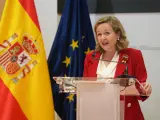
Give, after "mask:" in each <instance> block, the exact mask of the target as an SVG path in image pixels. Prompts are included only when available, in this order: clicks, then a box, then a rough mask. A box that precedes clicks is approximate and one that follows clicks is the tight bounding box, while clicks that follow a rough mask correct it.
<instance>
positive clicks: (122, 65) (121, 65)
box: [114, 53, 126, 78]
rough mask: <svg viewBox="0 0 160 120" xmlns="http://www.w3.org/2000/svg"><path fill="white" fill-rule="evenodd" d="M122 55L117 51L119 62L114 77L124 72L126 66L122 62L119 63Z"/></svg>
mask: <svg viewBox="0 0 160 120" xmlns="http://www.w3.org/2000/svg"><path fill="white" fill-rule="evenodd" d="M123 56H124V54H123V53H119V60H118V62H120V63H118V64H117V68H116V72H115V75H114V78H116V77H118V76H119V75H122V74H123V73H124V71H125V68H126V66H125V65H124V64H121V63H122V61H123V59H124V58H123Z"/></svg>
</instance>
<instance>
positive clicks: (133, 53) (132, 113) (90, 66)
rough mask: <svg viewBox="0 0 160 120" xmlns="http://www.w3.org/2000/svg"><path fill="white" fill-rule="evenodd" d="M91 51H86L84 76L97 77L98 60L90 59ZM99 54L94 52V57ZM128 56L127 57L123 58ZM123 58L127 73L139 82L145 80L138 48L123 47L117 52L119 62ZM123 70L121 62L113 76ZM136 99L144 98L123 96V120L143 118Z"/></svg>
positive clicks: (142, 62) (143, 65)
mask: <svg viewBox="0 0 160 120" xmlns="http://www.w3.org/2000/svg"><path fill="white" fill-rule="evenodd" d="M92 54H93V51H92V52H90V53H88V54H87V55H86V58H85V62H84V72H83V76H84V77H97V75H96V72H97V67H98V62H99V61H98V60H94V59H92ZM100 56H101V54H100V53H99V52H96V54H95V58H100ZM125 56H128V59H126V58H125ZM123 60H125V61H126V64H127V65H128V73H129V75H132V76H135V77H136V78H137V79H138V80H139V81H140V82H141V83H142V82H146V79H147V72H146V68H145V64H144V60H143V57H142V53H141V51H140V50H136V49H133V48H127V49H123V50H121V51H120V52H119V62H122V61H123ZM124 70H125V66H124V65H123V64H117V67H116V72H115V76H114V77H115V78H116V77H117V76H119V75H121V74H122V73H123V72H124ZM138 99H141V100H142V101H144V100H145V99H146V98H142V97H136V96H126V97H125V120H144V117H143V114H142V112H141V109H140V106H139V102H138Z"/></svg>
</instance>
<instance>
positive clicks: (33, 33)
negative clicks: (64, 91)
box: [0, 0, 54, 120]
mask: <svg viewBox="0 0 160 120" xmlns="http://www.w3.org/2000/svg"><path fill="white" fill-rule="evenodd" d="M8 8H9V9H8ZM14 33H16V34H18V38H16V39H15V40H13V41H12V45H13V44H14V43H15V42H17V41H18V42H19V43H22V37H23V35H29V36H30V37H31V39H32V40H36V42H35V45H36V47H37V48H38V51H39V54H37V55H30V57H31V59H32V60H36V61H37V65H35V67H33V69H32V70H31V72H30V73H29V74H27V75H26V76H25V78H22V79H20V80H19V81H18V83H17V84H15V83H14V82H13V81H12V78H14V77H17V76H18V75H19V74H20V73H21V72H22V71H18V72H17V73H16V74H14V75H8V74H6V72H5V71H4V70H3V69H1V68H0V73H2V74H3V76H2V79H3V80H4V83H5V84H6V86H7V87H8V88H9V89H10V91H11V92H12V94H13V95H14V97H15V98H16V99H17V101H18V103H19V104H20V106H21V108H22V110H23V112H24V113H25V115H26V116H27V118H28V119H29V120H54V114H53V113H54V109H53V101H52V93H51V86H50V80H49V74H48V68H47V62H46V59H45V58H46V55H45V51H44V44H43V41H42V37H41V33H40V31H39V29H38V28H37V26H36V25H35V24H34V22H33V21H32V19H31V18H30V16H29V15H28V14H27V12H26V11H25V9H24V8H23V7H22V6H21V4H20V3H19V2H18V0H7V2H6V5H5V8H4V12H3V16H2V19H1V23H0V36H1V38H0V44H2V43H3V40H7V39H8V38H9V37H10V36H12V35H13V34H14ZM4 51H7V49H4V50H3V51H1V52H0V54H1V53H2V52H4ZM29 64H31V62H30V63H29ZM22 69H24V67H23V68H22Z"/></svg>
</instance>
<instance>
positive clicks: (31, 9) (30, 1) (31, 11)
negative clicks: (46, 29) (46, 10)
mask: <svg viewBox="0 0 160 120" xmlns="http://www.w3.org/2000/svg"><path fill="white" fill-rule="evenodd" d="M19 2H20V3H21V5H22V6H23V8H24V9H25V10H26V12H27V13H28V15H29V16H30V17H31V19H32V20H33V22H34V23H35V24H36V26H37V28H38V29H39V30H40V26H39V22H38V17H37V13H36V8H35V4H34V0H19Z"/></svg>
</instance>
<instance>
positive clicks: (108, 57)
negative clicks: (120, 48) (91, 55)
mask: <svg viewBox="0 0 160 120" xmlns="http://www.w3.org/2000/svg"><path fill="white" fill-rule="evenodd" d="M115 53H116V50H113V51H105V52H104V53H103V56H102V59H104V60H112V58H113V57H114V55H115Z"/></svg>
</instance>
